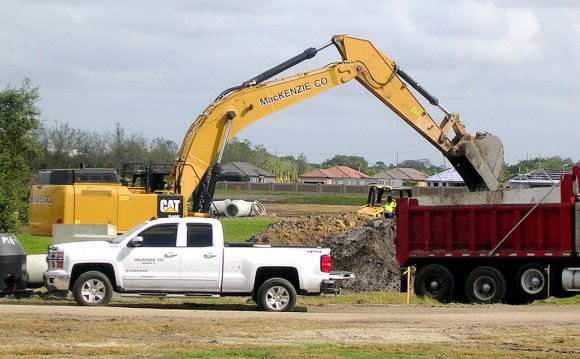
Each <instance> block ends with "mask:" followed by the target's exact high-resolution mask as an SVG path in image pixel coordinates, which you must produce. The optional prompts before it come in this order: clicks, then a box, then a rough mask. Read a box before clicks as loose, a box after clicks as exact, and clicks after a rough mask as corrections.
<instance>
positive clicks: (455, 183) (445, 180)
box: [425, 168, 465, 187]
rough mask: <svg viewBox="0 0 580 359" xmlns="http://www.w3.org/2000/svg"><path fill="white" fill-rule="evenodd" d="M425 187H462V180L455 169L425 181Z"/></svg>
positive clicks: (463, 184) (463, 183)
mask: <svg viewBox="0 0 580 359" xmlns="http://www.w3.org/2000/svg"><path fill="white" fill-rule="evenodd" d="M425 181H426V182H427V187H464V186H465V182H464V181H463V178H461V176H460V175H459V173H457V171H456V170H455V168H450V169H448V170H446V171H443V172H440V173H437V174H434V175H433V176H429V177H427V179H426V180H425Z"/></svg>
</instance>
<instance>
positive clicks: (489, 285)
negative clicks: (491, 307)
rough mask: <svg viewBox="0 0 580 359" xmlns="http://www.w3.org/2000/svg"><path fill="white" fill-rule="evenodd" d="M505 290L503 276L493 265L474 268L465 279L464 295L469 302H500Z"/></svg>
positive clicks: (505, 285)
mask: <svg viewBox="0 0 580 359" xmlns="http://www.w3.org/2000/svg"><path fill="white" fill-rule="evenodd" d="M506 291H507V284H506V280H505V277H504V276H503V274H501V272H500V271H498V270H497V269H495V268H493V267H479V268H476V269H474V270H473V271H472V272H471V273H469V275H468V276H467V279H466V281H465V295H466V296H467V299H468V300H469V301H470V302H471V303H480V304H493V303H499V302H502V301H503V300H504V298H505V295H506Z"/></svg>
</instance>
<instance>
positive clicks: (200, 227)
mask: <svg viewBox="0 0 580 359" xmlns="http://www.w3.org/2000/svg"><path fill="white" fill-rule="evenodd" d="M212 245H213V229H212V226H211V224H188V225H187V246H188V247H211V246H212Z"/></svg>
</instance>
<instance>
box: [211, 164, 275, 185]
mask: <svg viewBox="0 0 580 359" xmlns="http://www.w3.org/2000/svg"><path fill="white" fill-rule="evenodd" d="M220 180H221V181H233V182H252V183H274V182H276V175H274V174H273V173H271V172H268V171H266V170H263V169H261V168H259V167H256V166H254V165H253V164H251V163H248V162H230V163H226V164H225V165H223V166H222V174H221V176H220Z"/></svg>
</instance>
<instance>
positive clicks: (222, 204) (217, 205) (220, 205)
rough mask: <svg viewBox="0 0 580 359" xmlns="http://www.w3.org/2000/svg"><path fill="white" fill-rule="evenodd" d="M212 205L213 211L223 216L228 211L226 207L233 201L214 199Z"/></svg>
mask: <svg viewBox="0 0 580 359" xmlns="http://www.w3.org/2000/svg"><path fill="white" fill-rule="evenodd" d="M212 203H213V204H212V205H211V207H210V208H211V212H212V213H217V214H218V215H220V216H223V215H224V214H225V213H226V208H227V206H229V205H230V204H231V203H232V200H231V199H224V200H223V201H213V202H212Z"/></svg>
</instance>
